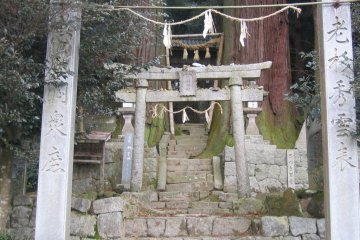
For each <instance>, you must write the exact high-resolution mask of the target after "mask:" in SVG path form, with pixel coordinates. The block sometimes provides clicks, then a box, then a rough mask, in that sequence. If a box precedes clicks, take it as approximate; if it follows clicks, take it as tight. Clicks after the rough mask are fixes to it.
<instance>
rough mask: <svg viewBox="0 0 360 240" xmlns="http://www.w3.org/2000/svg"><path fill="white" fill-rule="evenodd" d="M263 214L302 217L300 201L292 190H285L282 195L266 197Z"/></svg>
mask: <svg viewBox="0 0 360 240" xmlns="http://www.w3.org/2000/svg"><path fill="white" fill-rule="evenodd" d="M265 212H266V214H269V215H273V216H298V217H302V216H303V211H302V209H301V205H300V201H299V199H298V197H297V195H296V193H295V191H294V190H292V189H287V190H286V191H285V192H284V193H283V195H270V196H267V197H266V198H265Z"/></svg>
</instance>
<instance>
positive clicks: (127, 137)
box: [119, 107, 135, 190]
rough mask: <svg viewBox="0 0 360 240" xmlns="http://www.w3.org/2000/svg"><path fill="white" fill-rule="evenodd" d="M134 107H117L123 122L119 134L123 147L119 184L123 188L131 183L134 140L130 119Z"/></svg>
mask: <svg viewBox="0 0 360 240" xmlns="http://www.w3.org/2000/svg"><path fill="white" fill-rule="evenodd" d="M134 112H135V109H134V108H132V107H124V108H121V109H119V113H121V114H122V116H123V118H124V120H125V123H124V127H123V129H122V131H121V135H123V136H124V147H123V161H122V163H123V164H122V172H121V185H122V186H123V188H124V189H126V190H128V189H130V184H131V168H132V155H133V142H134V127H133V126H132V123H131V121H132V119H133V115H134Z"/></svg>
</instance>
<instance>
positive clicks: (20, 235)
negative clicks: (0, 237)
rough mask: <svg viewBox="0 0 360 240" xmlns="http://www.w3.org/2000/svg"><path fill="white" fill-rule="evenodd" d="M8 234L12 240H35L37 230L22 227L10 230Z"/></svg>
mask: <svg viewBox="0 0 360 240" xmlns="http://www.w3.org/2000/svg"><path fill="white" fill-rule="evenodd" d="M8 233H9V234H10V236H11V237H12V238H11V239H12V240H25V239H26V240H28V239H29V240H33V239H35V229H34V228H28V227H22V228H12V229H9V230H8Z"/></svg>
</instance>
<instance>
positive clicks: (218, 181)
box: [212, 156, 224, 190]
mask: <svg viewBox="0 0 360 240" xmlns="http://www.w3.org/2000/svg"><path fill="white" fill-rule="evenodd" d="M212 163H213V164H212V165H213V173H214V188H215V189H217V190H222V189H223V188H224V182H223V176H222V171H221V159H220V157H217V156H214V157H213V161H212Z"/></svg>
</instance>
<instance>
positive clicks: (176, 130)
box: [175, 125, 181, 136]
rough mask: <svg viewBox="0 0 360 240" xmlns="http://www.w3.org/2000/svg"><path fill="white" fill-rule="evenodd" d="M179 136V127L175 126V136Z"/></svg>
mask: <svg viewBox="0 0 360 240" xmlns="http://www.w3.org/2000/svg"><path fill="white" fill-rule="evenodd" d="M180 135H181V128H180V126H179V125H175V136H180Z"/></svg>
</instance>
